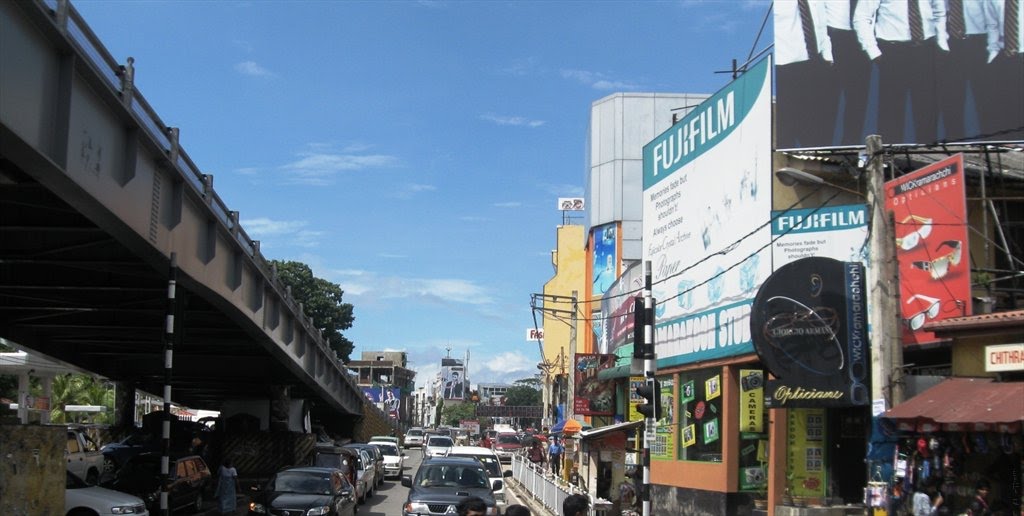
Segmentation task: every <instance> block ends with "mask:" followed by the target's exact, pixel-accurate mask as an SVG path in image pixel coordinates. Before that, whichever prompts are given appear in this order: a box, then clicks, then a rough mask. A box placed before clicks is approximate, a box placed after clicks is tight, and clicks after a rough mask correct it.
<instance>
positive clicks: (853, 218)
mask: <svg viewBox="0 0 1024 516" xmlns="http://www.w3.org/2000/svg"><path fill="white" fill-rule="evenodd" d="M867 218H868V217H867V206H865V205H863V204H849V205H843V206H822V207H819V208H809V209H799V210H780V211H773V212H772V265H773V266H774V267H775V268H779V267H782V266H783V265H785V264H787V263H790V262H793V261H796V260H799V259H800V258H807V257H809V256H825V257H828V258H835V259H836V260H841V261H844V262H861V263H865V262H866V261H867V251H868V245H867V239H868V224H867Z"/></svg>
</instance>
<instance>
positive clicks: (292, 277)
mask: <svg viewBox="0 0 1024 516" xmlns="http://www.w3.org/2000/svg"><path fill="white" fill-rule="evenodd" d="M271 263H272V264H273V265H275V266H277V274H278V277H280V278H281V281H282V282H283V283H284V284H285V285H288V286H289V287H291V288H292V297H294V298H295V300H296V301H298V302H300V303H302V306H303V310H304V311H305V312H306V315H308V316H309V317H311V318H312V319H313V324H314V325H315V326H316V327H317V328H318V329H320V330H323V332H324V338H325V339H327V343H328V345H329V346H330V347H331V349H333V350H334V351H335V352H336V353H337V354H338V358H340V359H341V360H342V361H343V362H345V363H346V364H347V363H348V361H349V360H350V355H351V354H352V350H353V349H354V346H353V344H352V342H351V341H350V340H348V339H347V338H345V336H344V335H342V333H341V332H342V331H343V330H347V329H349V328H351V327H352V323H353V321H355V316H354V315H353V314H352V304H351V303H345V302H343V301H342V296H343V295H344V294H345V292H344V291H343V290H341V286H339V285H337V284H335V283H331V282H329V281H327V280H325V279H322V278H317V277H315V276H313V270H312V269H310V268H309V266H308V265H306V264H304V263H301V262H291V261H280V260H272V261H271Z"/></svg>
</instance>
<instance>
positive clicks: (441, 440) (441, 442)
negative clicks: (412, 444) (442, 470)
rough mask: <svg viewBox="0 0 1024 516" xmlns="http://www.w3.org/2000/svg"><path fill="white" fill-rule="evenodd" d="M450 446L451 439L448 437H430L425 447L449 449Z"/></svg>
mask: <svg viewBox="0 0 1024 516" xmlns="http://www.w3.org/2000/svg"><path fill="white" fill-rule="evenodd" d="M451 445H452V439H451V438H450V437H444V436H435V437H431V438H430V440H429V441H427V446H441V447H445V446H448V447H450V446H451Z"/></svg>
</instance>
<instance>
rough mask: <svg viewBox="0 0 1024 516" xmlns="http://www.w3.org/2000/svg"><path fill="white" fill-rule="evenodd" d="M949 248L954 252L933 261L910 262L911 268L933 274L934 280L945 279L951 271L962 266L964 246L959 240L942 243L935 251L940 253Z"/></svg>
mask: <svg viewBox="0 0 1024 516" xmlns="http://www.w3.org/2000/svg"><path fill="white" fill-rule="evenodd" d="M947 246H948V247H950V248H952V251H950V252H949V253H947V254H944V255H942V256H939V257H938V258H935V259H933V260H923V261H915V262H910V266H911V267H913V268H915V269H920V270H923V271H927V272H928V273H929V274H931V276H932V279H934V280H937V279H942V278H944V277H945V276H946V275H947V274H949V270H950V269H951V268H952V267H953V266H956V265H960V256H961V254H962V253H961V250H962V248H963V244H962V243H961V242H960V241H959V240H946V241H945V242H942V243H940V244H939V245H938V246H937V247H936V248H935V251H936V252H939V251H941V250H942V249H943V248H944V247H947Z"/></svg>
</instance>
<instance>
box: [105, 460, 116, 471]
mask: <svg viewBox="0 0 1024 516" xmlns="http://www.w3.org/2000/svg"><path fill="white" fill-rule="evenodd" d="M114 469H116V465H115V464H114V460H113V459H111V458H110V457H103V472H104V473H112V472H113V471H114Z"/></svg>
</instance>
